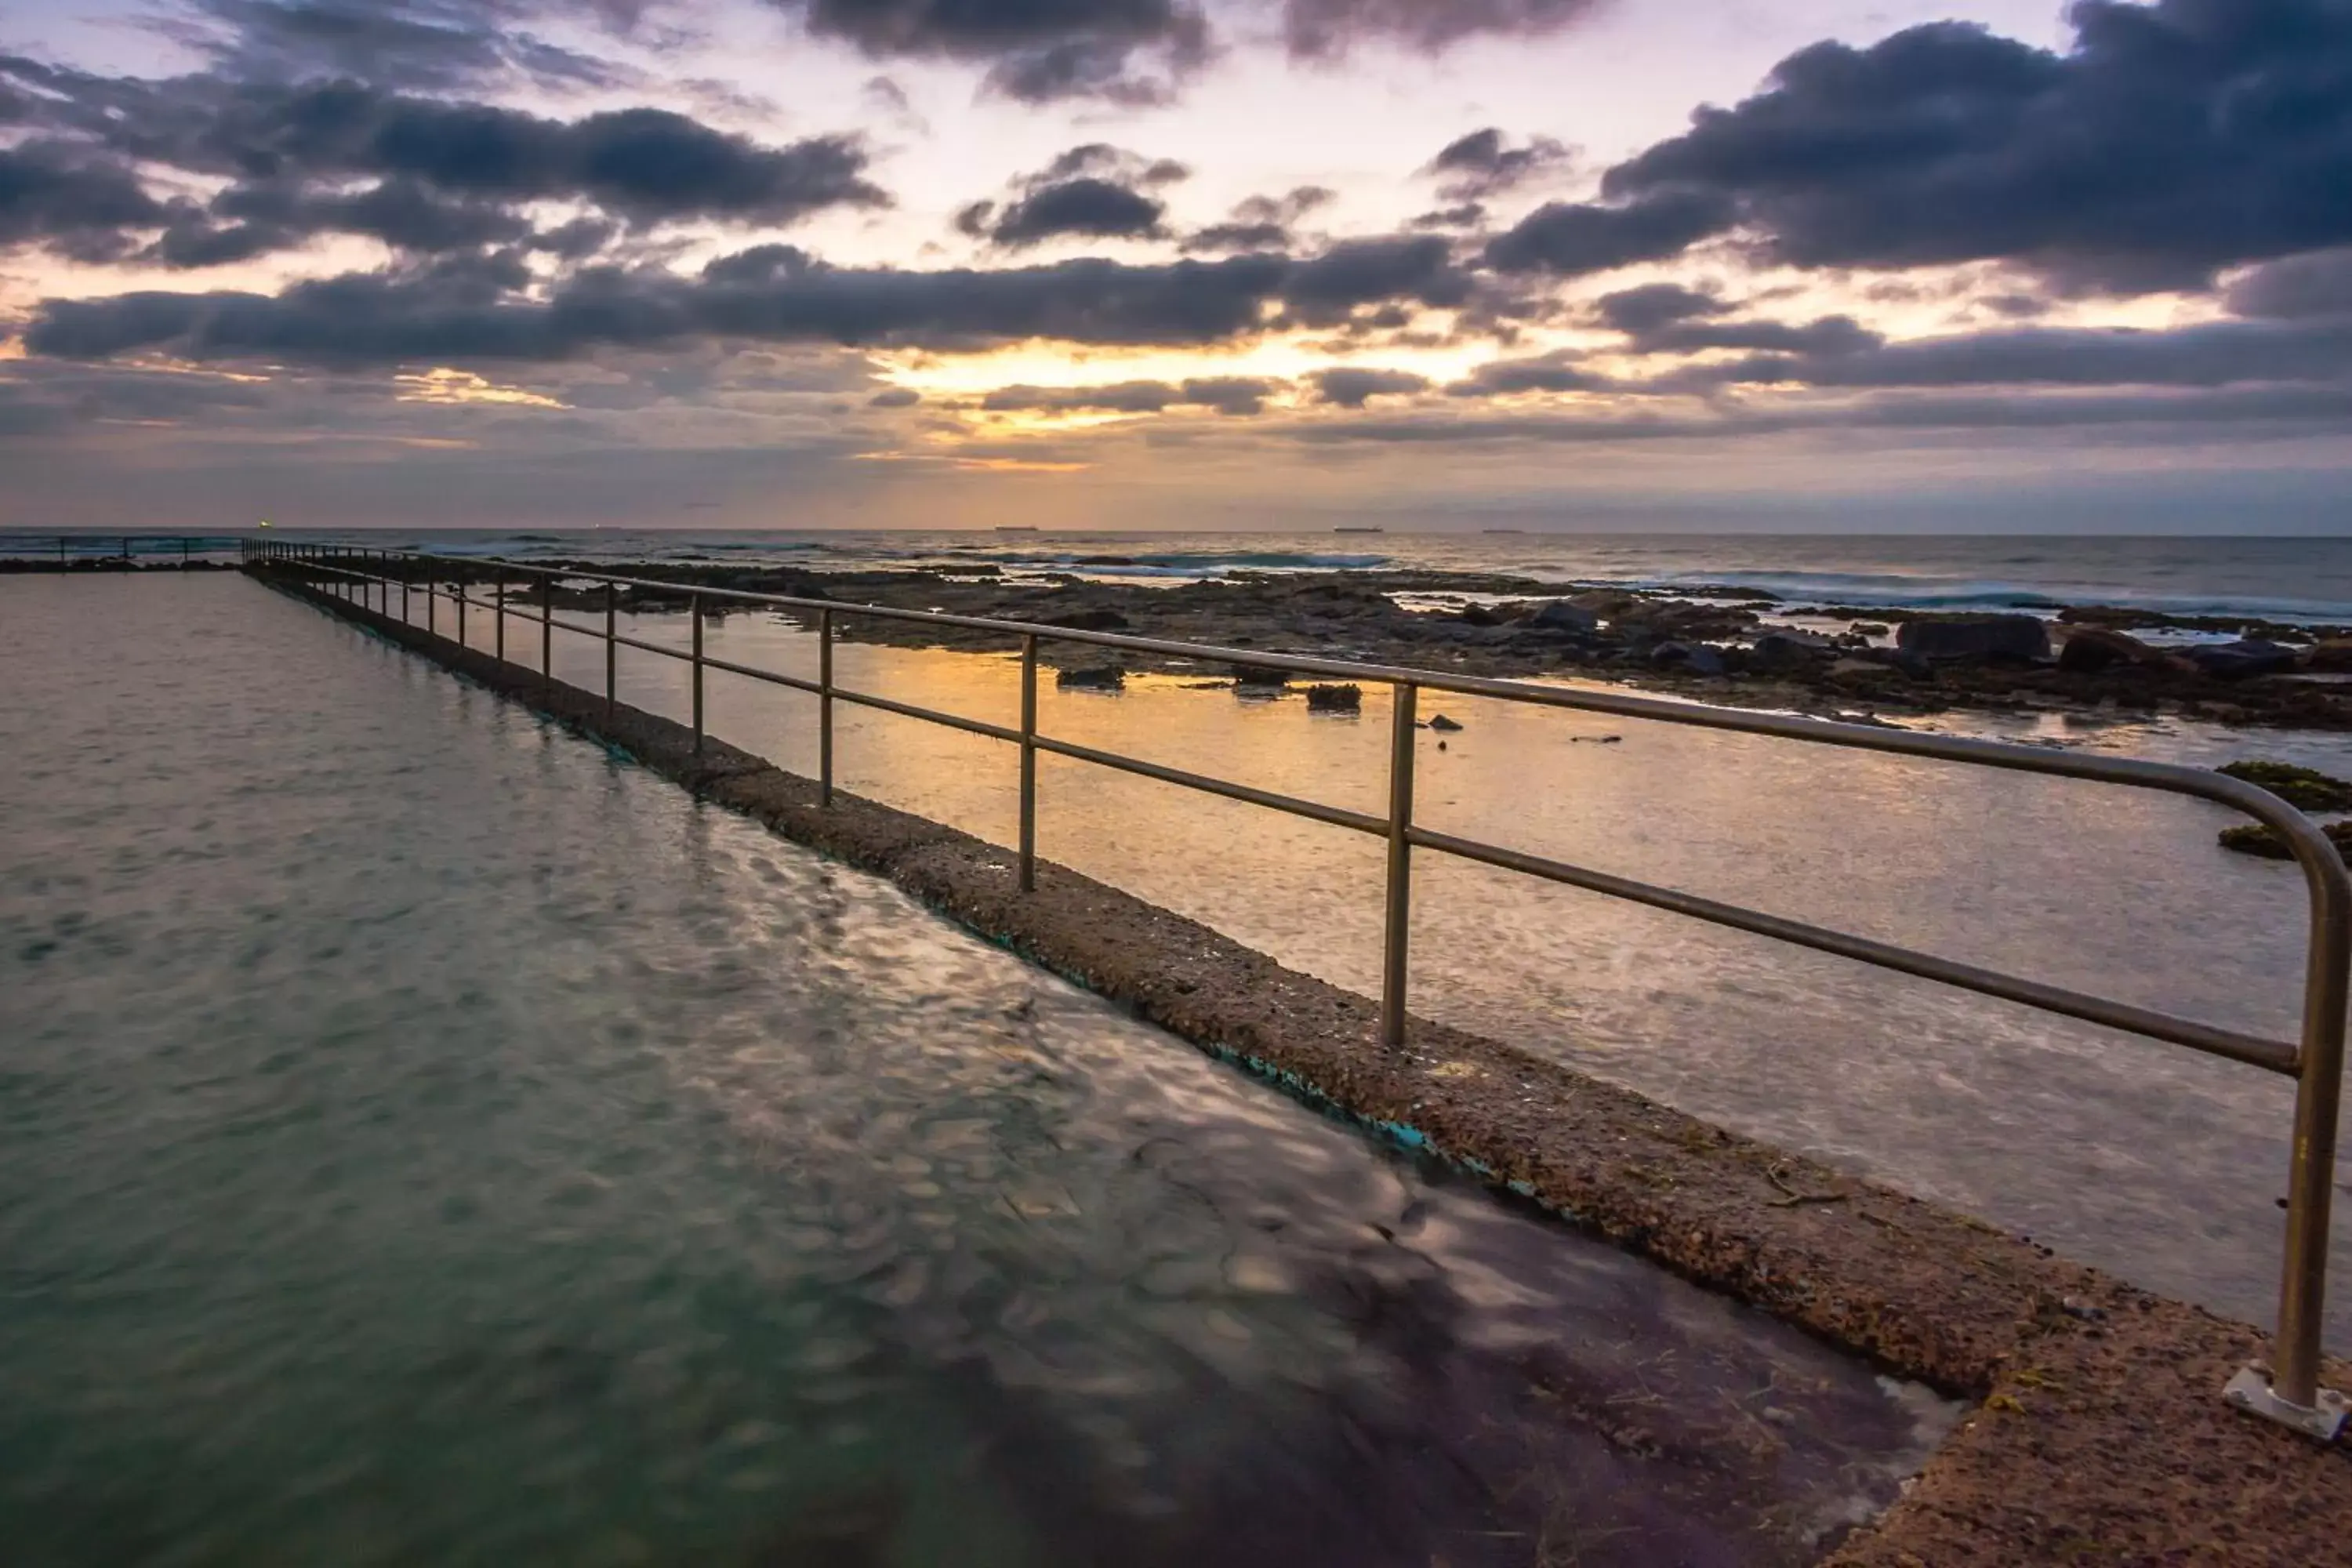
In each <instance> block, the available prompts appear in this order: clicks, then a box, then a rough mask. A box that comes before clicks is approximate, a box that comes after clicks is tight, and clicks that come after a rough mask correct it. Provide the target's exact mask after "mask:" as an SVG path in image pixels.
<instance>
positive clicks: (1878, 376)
mask: <svg viewBox="0 0 2352 1568" xmlns="http://www.w3.org/2000/svg"><path fill="white" fill-rule="evenodd" d="M1830 320H1831V321H1841V320H1843V318H1837V317H1832V318H1830ZM1816 325H1817V326H1818V325H1820V323H1816ZM1849 325H1850V323H1849ZM1678 379H1679V380H1680V382H1681V383H1682V384H1703V383H1704V384H1742V383H1744V384H1805V385H1809V386H1825V387H1904V386H1964V385H1982V386H2132V385H2138V386H2158V385H2163V386H2224V385H2229V384H2233V383H2248V384H2252V383H2262V382H2287V381H2320V382H2325V381H2347V380H2352V319H2347V320H2341V321H2327V322H2309V321H2294V322H2286V321H2211V322H2206V323H2203V324H2200V325H2197V326H2189V327H2175V328H2173V329H2171V330H2169V331H2126V330H2121V329H2112V328H2063V327H2016V328H2004V329H2001V330H1999V331H1984V332H1972V333H1965V334H1958V335H1954V336H1948V337H1937V338H1914V339H1911V340H1909V341H1908V342H1891V343H1879V344H1870V343H1864V344H1862V345H1860V346H1856V345H1855V344H1854V343H1853V342H1837V343H1835V344H1833V345H1832V346H1831V347H1828V348H1826V349H1824V348H1822V347H1821V346H1818V345H1816V346H1815V347H1813V348H1812V349H1811V350H1808V351H1801V352H1792V353H1765V354H1759V355H1757V356H1755V357H1753V358H1750V359H1745V360H1738V361H1734V362H1731V363H1726V364H1718V365H1706V366H1699V367H1696V368H1694V369H1692V370H1690V371H1687V372H1685V373H1681V374H1680V376H1679V378H1678Z"/></svg>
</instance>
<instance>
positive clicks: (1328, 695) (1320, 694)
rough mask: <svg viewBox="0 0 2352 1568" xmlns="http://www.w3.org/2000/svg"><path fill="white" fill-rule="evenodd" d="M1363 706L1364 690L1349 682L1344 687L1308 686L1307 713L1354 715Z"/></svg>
mask: <svg viewBox="0 0 2352 1568" xmlns="http://www.w3.org/2000/svg"><path fill="white" fill-rule="evenodd" d="M1363 706H1364V689H1363V688H1362V687H1360V686H1357V685H1355V684H1354V683H1352V682H1350V683H1349V684H1347V685H1344V686H1310V687H1308V688H1307V711H1308V712H1309V713H1355V712H1360V711H1361V710H1362V709H1363Z"/></svg>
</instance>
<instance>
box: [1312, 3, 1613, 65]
mask: <svg viewBox="0 0 2352 1568" xmlns="http://www.w3.org/2000/svg"><path fill="white" fill-rule="evenodd" d="M1593 5H1594V0H1286V4H1285V5H1284V7H1283V37H1284V39H1285V40H1286V42H1287V43H1288V44H1289V46H1290V50H1291V52H1292V53H1293V54H1295V55H1297V56H1300V57H1302V58H1310V59H1329V58H1336V57H1338V56H1340V55H1343V54H1345V53H1347V52H1348V51H1349V50H1350V49H1352V48H1354V47H1357V46H1359V45H1361V44H1367V43H1374V42H1383V43H1397V44H1403V45H1406V46H1409V47H1418V48H1421V49H1443V48H1445V47H1448V46H1450V45H1453V44H1457V43H1460V42H1461V41H1463V40H1464V39H1465V38H1470V37H1479V36H1482V35H1485V36H1494V37H1543V36H1545V35H1548V34H1551V33H1557V32H1559V31H1560V30H1562V29H1563V28H1566V27H1569V26H1573V25H1574V24H1575V23H1577V22H1579V21H1581V20H1582V19H1583V18H1584V16H1586V15H1587V14H1588V13H1590V12H1591V10H1592V8H1593Z"/></svg>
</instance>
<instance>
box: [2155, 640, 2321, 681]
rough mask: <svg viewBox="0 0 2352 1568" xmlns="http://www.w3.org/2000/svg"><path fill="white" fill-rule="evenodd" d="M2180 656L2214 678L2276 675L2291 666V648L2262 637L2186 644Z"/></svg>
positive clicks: (2234, 678)
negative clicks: (2202, 644) (2203, 643)
mask: <svg viewBox="0 0 2352 1568" xmlns="http://www.w3.org/2000/svg"><path fill="white" fill-rule="evenodd" d="M2181 657H2182V658H2186V659H2187V660H2188V661H2189V663H2190V664H2193V665H2195V666H2196V667H2197V668H2198V669H2199V670H2200V671H2201V672H2202V673H2204V674H2206V675H2210V676H2211V677H2212V678H2213V679H2216V680H2251V679H2253V678H2254V677H2256V676H2258V675H2277V674H2280V673H2281V672H2283V671H2285V670H2290V669H2293V668H2294V666H2295V652H2294V649H2293V648H2291V647H2287V646H2286V645H2285V644H2284V643H2274V642H2270V641H2267V640H2265V639H2263V638H2262V637H2240V638H2239V639H2238V640H2237V641H2236V642H2225V643H2213V644H2209V645H2208V646H2206V647H2192V648H2186V649H2183V650H2182V652H2181Z"/></svg>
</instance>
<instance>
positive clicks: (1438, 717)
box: [1429, 713, 1462, 731]
mask: <svg viewBox="0 0 2352 1568" xmlns="http://www.w3.org/2000/svg"><path fill="white" fill-rule="evenodd" d="M1429 727H1430V728H1431V729H1433V730H1443V731H1454V730H1459V729H1460V728H1462V726H1461V724H1460V723H1459V722H1457V721H1454V720H1452V719H1448V718H1447V717H1446V716H1445V715H1444V714H1443V713H1433V714H1431V715H1430V719H1429Z"/></svg>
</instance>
